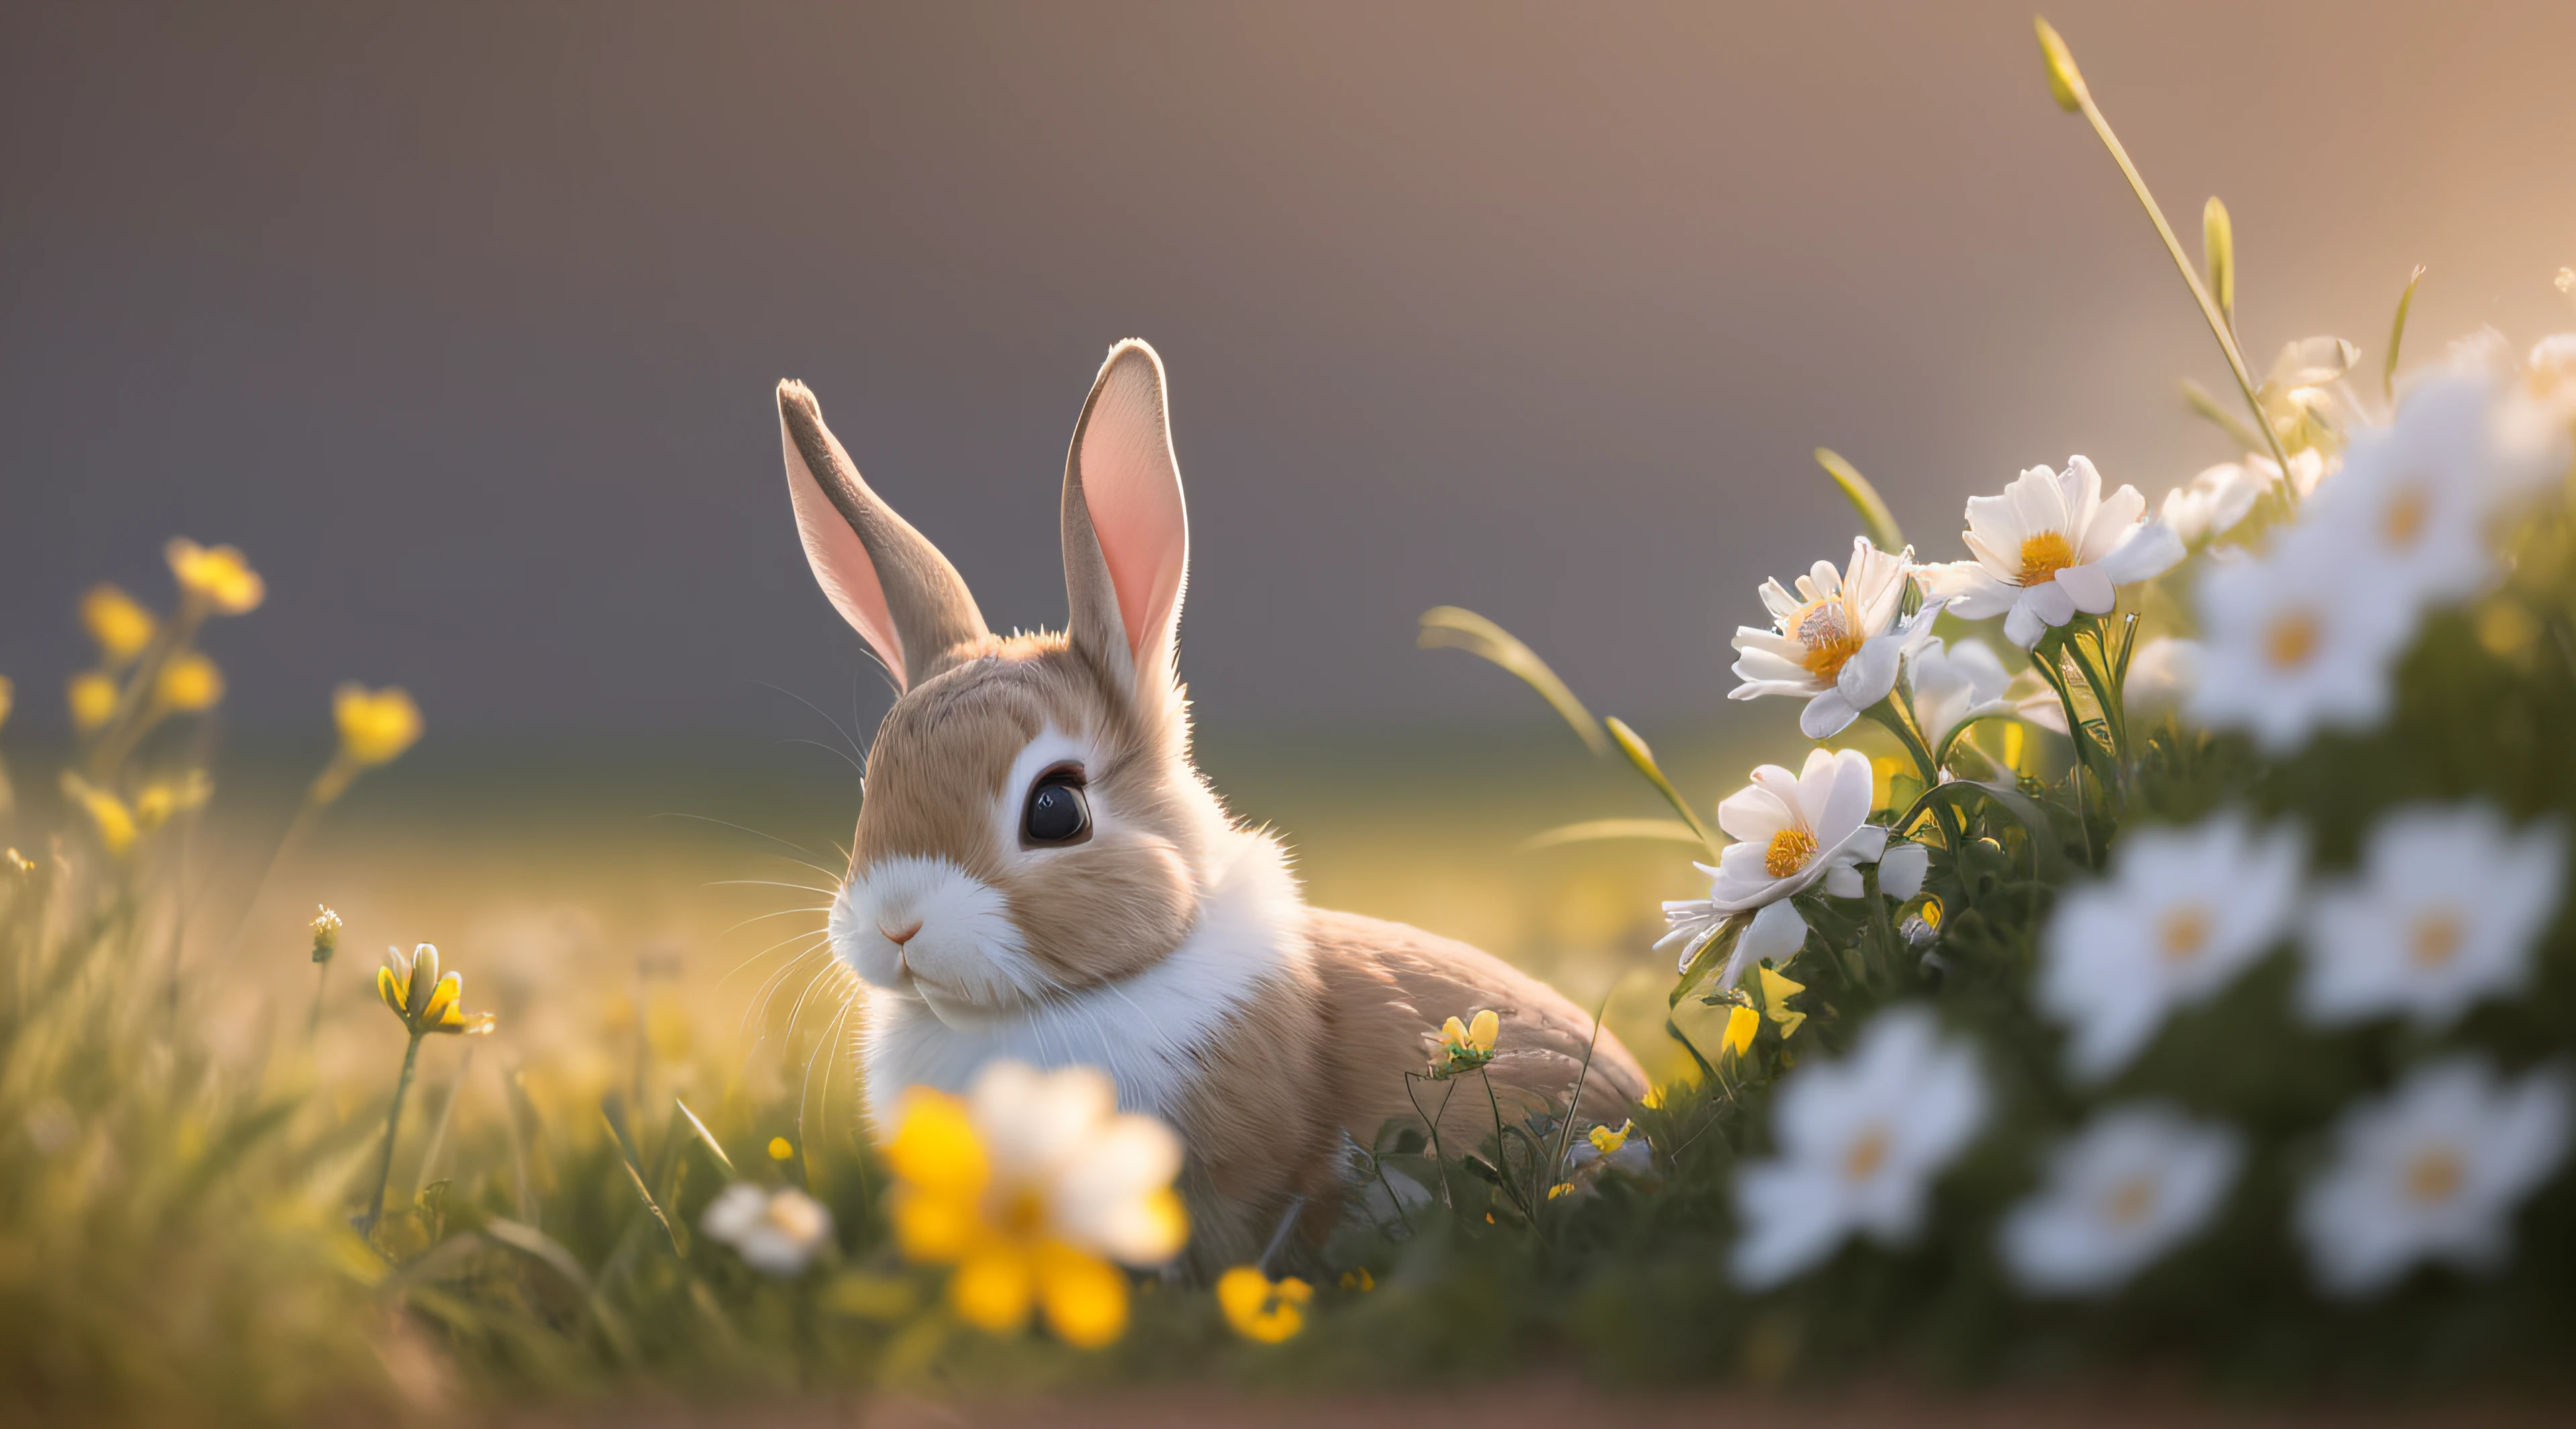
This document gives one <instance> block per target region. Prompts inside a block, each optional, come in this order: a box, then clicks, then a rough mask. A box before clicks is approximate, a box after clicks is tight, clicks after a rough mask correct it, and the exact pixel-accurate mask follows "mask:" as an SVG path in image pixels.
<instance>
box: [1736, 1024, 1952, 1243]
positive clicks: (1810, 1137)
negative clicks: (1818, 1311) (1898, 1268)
mask: <svg viewBox="0 0 2576 1429" xmlns="http://www.w3.org/2000/svg"><path fill="white" fill-rule="evenodd" d="M1985 1114H1986V1087H1985V1080H1984V1078H1983V1076H1982V1075H1980V1074H1979V1072H1978V1070H1977V1062H1976V1055H1975V1053H1974V1052H1973V1051H1972V1050H1971V1049H1970V1048H1969V1047H1968V1046H1967V1045H1966V1044H1965V1043H1962V1042H1945V1041H1944V1040H1943V1038H1942V1037H1941V1033H1940V1028H1939V1026H1938V1024H1936V1023H1935V1022H1934V1021H1933V1019H1932V1014H1931V1013H1930V1012H1928V1011H1926V1010H1925V1009H1923V1008H1920V1007H1905V1008H1898V1009H1896V1010H1893V1011H1890V1012H1886V1013H1882V1014H1880V1015H1879V1017H1878V1018H1877V1019H1876V1020H1874V1021H1872V1022H1871V1023H1870V1024H1869V1025H1868V1026H1867V1027H1866V1028H1863V1029H1862V1031H1861V1034H1860V1040H1859V1042H1858V1043H1857V1044H1855V1045H1854V1046H1853V1048H1852V1050H1851V1055H1849V1056H1847V1057H1845V1058H1843V1059H1842V1060H1840V1061H1836V1062H1824V1063H1809V1064H1807V1065H1805V1066H1802V1067H1800V1068H1798V1069H1797V1070H1796V1071H1795V1072H1794V1073H1792V1074H1790V1076H1789V1077H1788V1079H1787V1080H1785V1081H1784V1082H1782V1083H1781V1086H1780V1095H1779V1099H1778V1101H1777V1102H1776V1103H1775V1106H1774V1110H1773V1112H1772V1136H1773V1139H1774V1141H1775V1142H1776V1143H1777V1144H1778V1147H1779V1155H1778V1156H1776V1157H1774V1158H1773V1159H1771V1160H1769V1161H1762V1162H1756V1163H1754V1164H1752V1165H1749V1166H1747V1167H1745V1168H1744V1169H1743V1171H1742V1172H1741V1174H1739V1175H1738V1176H1737V1177H1736V1181H1735V1208H1736V1221H1737V1224H1738V1225H1739V1226H1740V1227H1741V1231H1740V1236H1741V1238H1740V1239H1738V1240H1737V1241H1736V1243H1735V1251H1734V1254H1733V1255H1732V1256H1731V1257H1729V1259H1728V1262H1727V1270H1728V1273H1729V1274H1730V1275H1731V1276H1732V1277H1733V1278H1734V1280H1735V1283H1736V1284H1738V1285H1741V1286H1744V1287H1745V1288H1747V1289H1753V1290H1759V1289H1764V1288H1767V1287H1769V1286H1773V1285H1777V1284H1779V1283H1780V1282H1782V1281H1784V1280H1787V1279H1788V1278H1789V1277H1791V1276H1793V1275H1796V1274H1798V1273H1799V1272H1800V1271H1803V1270H1806V1269H1809V1268H1810V1267H1813V1266H1815V1265H1817V1264H1820V1263H1822V1262H1823V1261H1824V1260H1825V1259H1826V1258H1827V1257H1829V1256H1831V1255H1832V1254H1833V1253H1834V1251H1835V1249H1836V1248H1837V1247H1839V1246H1840V1245H1841V1244H1842V1243H1843V1241H1844V1240H1846V1239H1848V1238H1849V1237H1850V1236H1851V1234H1852V1233H1853V1232H1854V1231H1859V1232H1862V1233H1864V1234H1867V1235H1869V1236H1871V1237H1873V1238H1874V1239H1876V1240H1878V1241H1879V1242H1880V1243H1882V1244H1886V1245H1902V1244H1904V1243H1905V1242H1907V1241H1909V1240H1911V1239H1913V1237H1914V1236H1915V1234H1916V1233H1917V1232H1918V1231H1919V1230H1920V1229H1921V1228H1922V1224H1923V1213H1924V1202H1925V1200H1926V1199H1927V1197H1928V1194H1929V1192H1930V1190H1931V1185H1932V1180H1933V1178H1934V1177H1935V1176H1937V1175H1939V1174H1940V1172H1941V1170H1942V1168H1944V1167H1946V1166H1948V1165H1949V1164H1950V1163H1951V1162H1952V1161H1954V1160H1956V1159H1957V1158H1958V1155H1959V1153H1960V1152H1961V1151H1964V1150H1966V1149H1967V1146H1968V1143H1969V1141H1970V1140H1972V1139H1973V1138H1974V1137H1975V1136H1976V1134H1977V1128H1978V1127H1979V1125H1980V1124H1982V1123H1983V1122H1984V1120H1985Z"/></svg>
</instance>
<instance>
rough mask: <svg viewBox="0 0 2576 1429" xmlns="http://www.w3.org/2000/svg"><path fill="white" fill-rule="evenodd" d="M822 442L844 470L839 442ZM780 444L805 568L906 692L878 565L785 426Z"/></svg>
mask: <svg viewBox="0 0 2576 1429" xmlns="http://www.w3.org/2000/svg"><path fill="white" fill-rule="evenodd" d="M824 440H825V441H828V442H830V443H831V444H832V452H833V455H834V456H836V457H839V458H840V460H841V462H842V463H843V464H844V465H847V464H848V462H849V457H848V455H847V454H846V453H844V452H842V450H841V443H840V441H839V439H838V438H835V437H832V436H830V435H829V434H828V433H827V434H826V435H825V437H824ZM779 444H780V445H781V446H782V447H784V448H785V449H786V453H787V495H788V499H789V500H790V502H791V503H792V504H794V506H795V508H796V535H797V537H798V539H800V540H801V541H803V542H804V545H805V561H806V564H808V565H810V566H812V567H813V568H814V582H815V584H817V585H819V586H821V587H822V588H823V594H824V595H825V596H826V597H828V598H829V599H830V600H831V602H832V608H833V609H835V610H837V611H839V612H841V618H842V619H843V620H846V621H848V622H850V628H851V629H853V630H856V631H858V632H859V634H860V636H861V637H862V638H864V639H865V640H866V641H867V642H868V644H869V645H870V646H871V647H873V648H874V649H875V650H876V652H877V658H878V659H880V660H883V661H884V662H885V667H886V669H887V671H888V672H889V673H891V674H892V675H893V676H894V682H895V685H896V687H897V688H899V689H900V688H909V686H910V684H911V681H910V680H908V679H907V678H906V677H905V674H904V668H903V642H902V641H900V640H898V639H896V638H895V633H894V613H893V611H892V610H890V609H889V608H888V607H887V605H886V596H885V585H884V584H883V583H882V582H880V581H879V580H878V579H877V567H876V562H874V561H871V560H869V559H868V548H867V546H866V545H865V544H864V543H862V542H861V541H860V540H859V533H858V532H856V531H854V530H852V529H850V523H849V521H848V519H847V518H845V517H843V516H842V515H841V511H840V508H839V507H836V506H834V505H833V504H832V499H831V498H830V497H828V496H825V495H824V494H823V484H822V483H821V482H819V481H816V480H815V479H814V473H813V471H812V469H811V468H809V467H807V466H806V465H805V457H804V454H803V453H801V452H799V451H797V450H796V439H795V437H793V436H791V435H789V434H788V432H787V429H786V423H785V422H784V421H782V422H781V423H780V424H779Z"/></svg>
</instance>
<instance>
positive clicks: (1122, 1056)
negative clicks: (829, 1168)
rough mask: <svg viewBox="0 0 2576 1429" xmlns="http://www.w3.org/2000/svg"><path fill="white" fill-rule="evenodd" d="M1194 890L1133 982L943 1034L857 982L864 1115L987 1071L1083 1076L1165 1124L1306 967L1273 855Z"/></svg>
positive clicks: (1298, 920) (1267, 847) (884, 1116)
mask: <svg viewBox="0 0 2576 1429" xmlns="http://www.w3.org/2000/svg"><path fill="white" fill-rule="evenodd" d="M1228 837H1229V838H1232V839H1234V840H1237V841H1238V843H1237V846H1236V848H1235V849H1234V850H1233V857H1232V858H1231V859H1229V860H1228V861H1226V862H1225V863H1224V864H1223V865H1222V867H1221V869H1220V871H1219V873H1218V875H1217V877H1216V878H1215V879H1214V881H1212V883H1211V884H1210V885H1209V887H1208V888H1207V889H1206V890H1205V891H1204V892H1203V893H1202V895H1201V898H1200V903H1199V916H1198V922H1197V924H1196V926H1195V927H1193V928H1192V929H1191V931H1190V936H1189V937H1188V938H1187V939H1186V940H1184V941H1183V942H1182V944H1181V946H1180V947H1178V948H1176V949H1174V950H1173V952H1172V954H1171V956H1169V957H1167V958H1165V959H1163V960H1162V961H1161V962H1159V963H1156V964H1155V965H1154V966H1153V967H1151V968H1148V969H1146V970H1145V971H1144V972H1141V973H1138V974H1136V975H1135V976H1133V977H1129V978H1124V979H1121V980H1119V981H1117V982H1110V983H1103V984H1100V985H1098V986H1095V987H1087V988H1082V989H1079V990H1076V991H1073V992H1069V993H1059V994H1055V995H1052V996H1050V997H1048V998H1047V999H1046V1000H1044V1001H1042V1002H1039V1003H1037V1004H1035V1005H1033V1006H1031V1007H1029V1008H1028V1009H1027V1010H1026V1011H1024V1012H1021V1013H1018V1014H1015V1015H1011V1016H1007V1017H1002V1018H998V1019H995V1020H993V1021H991V1022H988V1023H985V1024H982V1025H979V1026H962V1027H961V1026H951V1025H949V1024H948V1023H945V1022H942V1021H941V1020H940V1019H939V1016H938V1014H937V1013H935V1012H933V1011H931V1009H930V1007H929V1006H928V1005H927V1004H926V1003H924V1002H923V1001H921V1000H920V999H919V998H915V997H907V996H905V995H903V994H902V993H899V992H895V991H893V990H891V989H888V988H884V987H879V986H875V985H872V984H871V985H868V986H867V987H866V990H865V996H866V998H867V1002H866V1007H865V1010H864V1014H863V1016H864V1023H863V1026H862V1028H861V1031H860V1034H859V1035H860V1048H861V1053H862V1060H863V1063H864V1065H865V1068H866V1076H867V1101H868V1114H869V1116H870V1117H871V1118H872V1119H873V1120H874V1121H875V1122H876V1125H877V1126H878V1128H879V1130H880V1132H883V1131H885V1130H888V1129H890V1128H891V1127H892V1125H893V1122H892V1117H893V1114H894V1108H895V1105H896V1103H897V1102H898V1101H900V1100H901V1098H902V1096H903V1092H904V1089H905V1088H907V1087H914V1086H926V1087H932V1088H936V1089H938V1090H940V1091H946V1092H962V1091H964V1090H965V1089H966V1086H967V1084H968V1083H970V1082H972V1081H973V1080H974V1078H975V1073H976V1072H977V1071H979V1070H981V1069H982V1068H983V1066H984V1065H985V1064H986V1063H988V1062H991V1061H994V1060H996V1059H1000V1058H1010V1059H1014V1060H1017V1061H1022V1062H1027V1063H1029V1064H1031V1065H1033V1066H1038V1067H1050V1068H1052V1067H1070V1066H1094V1067H1099V1068H1101V1069H1102V1070H1104V1071H1106V1072H1108V1073H1109V1074H1110V1076H1111V1078H1112V1079H1114V1080H1115V1081H1116V1082H1117V1084H1118V1105H1119V1107H1120V1108H1121V1109H1122V1110H1127V1111H1141V1112H1150V1113H1152V1114H1154V1115H1156V1116H1160V1117H1162V1118H1164V1119H1165V1120H1167V1121H1168V1120H1172V1119H1173V1118H1174V1113H1175V1111H1176V1110H1177V1108H1178V1106H1179V1104H1180V1101H1181V1099H1182V1096H1183V1094H1184V1093H1185V1092H1186V1091H1187V1090H1188V1088H1189V1087H1190V1085H1191V1084H1192V1082H1193V1081H1194V1080H1195V1079H1196V1077H1197V1074H1198V1069H1199V1060H1198V1053H1199V1051H1200V1049H1201V1048H1203V1047H1205V1046H1206V1045H1207V1044H1208V1043H1209V1042H1210V1041H1211V1040H1212V1039H1214V1038H1216V1037H1218V1036H1221V1035H1223V1034H1224V1032H1225V1029H1226V1027H1227V1025H1228V1024H1229V1023H1231V1022H1233V1021H1234V1020H1236V1019H1237V1018H1239V1017H1241V1016H1243V1015H1244V1014H1245V1013H1246V1011H1247V1010H1248V1009H1249V1008H1251V1007H1252V1005H1253V1004H1254V1003H1255V1002H1256V1001H1258V999H1259V997H1260V995H1261V992H1262V989H1263V987H1264V985H1265V984H1267V983H1270V982H1272V981H1275V980H1277V979H1278V978H1280V977H1282V976H1285V975H1288V974H1290V973H1293V972H1297V971H1302V970H1303V969H1304V968H1305V967H1306V966H1307V965H1308V963H1309V961H1310V956H1311V955H1310V953H1309V952H1308V949H1307V946H1306V939H1305V920H1304V905H1303V902H1302V900H1301V899H1300V897H1299V894H1298V890H1297V884H1296V880H1295V878H1294V877H1293V876H1292V875H1291V874H1290V873H1289V871H1288V867H1287V860H1286V856H1285V854H1284V853H1283V852H1282V851H1281V850H1280V848H1279V846H1278V845H1277V844H1276V843H1274V842H1272V841H1271V840H1270V839H1269V838H1267V837H1265V836H1262V835H1259V834H1253V833H1237V834H1232V835H1229V836H1228Z"/></svg>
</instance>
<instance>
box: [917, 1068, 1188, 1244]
mask: <svg viewBox="0 0 2576 1429" xmlns="http://www.w3.org/2000/svg"><path fill="white" fill-rule="evenodd" d="M966 1105H967V1108H968V1111H969V1113H970V1115H971V1116H972V1117H973V1118H974V1124H975V1132H976V1135H977V1136H978V1138H979V1139H980V1140H981V1141H982V1142H983V1146H984V1155H985V1158H986V1160H987V1161H988V1163H989V1164H990V1166H991V1182H990V1186H991V1189H990V1190H989V1191H988V1192H987V1196H988V1198H989V1199H991V1200H992V1201H993V1202H995V1203H996V1204H997V1205H998V1206H1000V1207H1001V1208H1002V1213H1001V1217H1000V1218H1004V1219H1007V1218H1008V1217H1009V1216H1011V1215H1014V1214H1029V1213H1031V1211H1032V1210H1033V1211H1034V1213H1035V1214H1037V1215H1039V1216H1042V1217H1043V1223H1044V1224H1045V1226H1046V1227H1047V1228H1048V1233H1049V1234H1051V1235H1053V1236H1055V1237H1057V1238H1058V1239H1061V1240H1063V1241H1065V1242H1066V1243H1068V1244H1071V1245H1074V1246H1077V1247H1080V1248H1081V1249H1083V1250H1087V1251H1091V1252H1094V1253H1096V1254H1099V1255H1102V1256H1106V1257H1107V1258H1109V1259H1111V1260H1118V1261H1124V1262H1126V1263H1127V1264H1129V1265H1159V1264H1161V1263H1162V1262H1164V1261H1166V1260H1169V1259H1171V1257H1172V1256H1173V1255H1175V1254H1177V1253H1178V1252H1179V1250H1180V1248H1181V1245H1182V1242H1183V1241H1184V1240H1185V1239H1186V1238H1187V1236H1188V1223H1187V1222H1186V1221H1184V1220H1183V1219H1181V1216H1180V1211H1179V1202H1178V1200H1177V1199H1176V1198H1175V1196H1174V1195H1173V1193H1172V1178H1173V1177H1174V1176H1176V1175H1178V1174H1179V1172H1180V1169H1181V1139H1180V1137H1179V1136H1177V1135H1175V1134H1174V1133H1173V1131H1172V1129H1171V1128H1170V1127H1168V1126H1166V1125H1164V1124H1163V1123H1162V1122H1161V1121H1159V1120H1156V1119H1155V1118H1153V1117H1150V1116H1145V1115H1141V1114H1138V1113H1133V1112H1121V1111H1119V1110H1118V1089H1117V1086H1116V1085H1115V1084H1114V1083H1112V1082H1111V1081H1110V1079H1109V1074H1108V1073H1107V1072H1104V1071H1102V1070H1100V1069H1099V1068H1097V1067H1062V1068H1058V1069H1056V1070H1054V1071H1051V1072H1041V1071H1039V1070H1038V1069H1037V1068H1035V1067H1032V1066H1030V1065H1028V1064H1027V1063H1025V1062H1015V1061H1008V1060H1005V1061H998V1062H993V1063H991V1064H989V1065H987V1066H986V1067H985V1068H984V1070H983V1071H981V1072H978V1073H977V1074H976V1076H975V1081H974V1083H973V1085H971V1086H970V1087H968V1088H967V1091H966Z"/></svg>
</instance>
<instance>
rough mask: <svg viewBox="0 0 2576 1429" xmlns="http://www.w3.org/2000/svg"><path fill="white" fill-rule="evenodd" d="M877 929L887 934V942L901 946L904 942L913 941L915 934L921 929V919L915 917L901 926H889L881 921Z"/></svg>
mask: <svg viewBox="0 0 2576 1429" xmlns="http://www.w3.org/2000/svg"><path fill="white" fill-rule="evenodd" d="M877 931H878V932H880V933H883V934H885V939H886V941H887V942H889V943H892V944H894V945H895V946H896V947H898V948H900V947H902V946H903V945H904V944H906V943H909V942H911V941H912V940H913V936H914V935H915V934H917V933H919V932H920V931H921V920H920V919H918V918H915V919H913V920H912V921H911V922H909V923H906V924H904V925H903V926H902V927H900V928H889V927H887V926H886V925H885V924H883V923H879V924H878V925H877Z"/></svg>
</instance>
